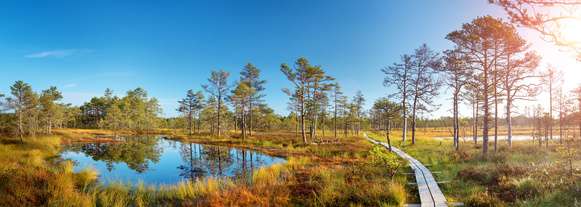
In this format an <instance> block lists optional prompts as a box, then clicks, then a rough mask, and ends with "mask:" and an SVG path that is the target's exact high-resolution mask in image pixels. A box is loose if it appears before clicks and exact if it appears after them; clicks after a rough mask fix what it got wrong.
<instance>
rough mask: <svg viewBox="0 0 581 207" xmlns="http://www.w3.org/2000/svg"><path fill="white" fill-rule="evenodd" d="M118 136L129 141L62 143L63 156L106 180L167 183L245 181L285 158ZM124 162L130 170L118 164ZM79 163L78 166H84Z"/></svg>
mask: <svg viewBox="0 0 581 207" xmlns="http://www.w3.org/2000/svg"><path fill="white" fill-rule="evenodd" d="M118 139H123V140H125V142H116V143H70V144H66V145H63V146H62V149H63V150H62V155H61V156H62V158H71V159H73V160H74V161H79V162H78V163H79V165H80V166H83V165H87V164H88V165H93V166H94V167H95V168H96V170H98V171H100V172H101V173H100V178H101V179H102V180H106V179H117V178H121V179H124V180H131V181H139V180H142V181H145V182H146V183H166V184H169V183H175V182H179V181H181V180H183V179H188V180H195V179H197V178H203V177H204V176H216V177H230V178H234V179H236V180H242V181H243V180H245V179H247V178H248V175H250V173H251V172H252V171H253V170H254V169H256V168H260V167H264V166H267V165H269V164H271V163H276V162H283V161H284V159H282V158H275V157H269V156H266V155H263V154H260V153H256V152H252V151H249V150H241V149H236V148H230V147H218V146H209V145H200V144H196V143H186V142H183V143H182V142H178V141H171V140H165V139H163V138H161V137H159V136H157V137H156V136H136V137H118ZM123 163H125V164H126V165H127V168H128V169H126V168H123V167H118V166H117V165H119V164H123ZM79 165H77V166H79ZM77 166H76V167H75V168H76V169H77V170H78V169H80V167H77ZM121 166H123V165H121ZM116 167H117V168H119V169H115V168H116ZM135 172H136V173H135Z"/></svg>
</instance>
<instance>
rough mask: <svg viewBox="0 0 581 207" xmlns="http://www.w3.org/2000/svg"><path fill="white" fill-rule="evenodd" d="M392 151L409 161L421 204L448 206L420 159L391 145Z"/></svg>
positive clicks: (377, 142)
mask: <svg viewBox="0 0 581 207" xmlns="http://www.w3.org/2000/svg"><path fill="white" fill-rule="evenodd" d="M363 135H365V137H367V139H369V140H371V142H373V143H375V144H379V145H383V146H384V147H386V148H388V149H389V145H387V144H386V143H383V142H379V141H376V140H374V139H371V138H369V136H367V133H365V132H363ZM391 149H392V150H393V152H395V153H396V154H398V155H399V156H400V157H403V158H404V159H406V160H408V162H409V163H410V167H411V168H412V170H414V174H415V176H416V183H417V185H418V191H419V193H420V201H421V206H422V207H423V206H438V207H439V206H448V202H447V201H446V198H445V197H444V194H443V193H442V191H440V187H439V186H438V183H437V182H436V180H435V179H434V176H432V173H430V170H428V168H426V166H424V165H422V163H420V161H418V160H416V159H414V158H413V157H411V156H409V155H408V154H406V153H405V152H403V151H401V150H399V149H397V148H395V147H393V146H391Z"/></svg>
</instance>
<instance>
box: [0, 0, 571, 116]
mask: <svg viewBox="0 0 581 207" xmlns="http://www.w3.org/2000/svg"><path fill="white" fill-rule="evenodd" d="M486 2H487V0H470V1H466V0H446V1H433V0H419V1H342V0H339V1H337V0H333V1H330V0H329V1H206V2H197V1H77V0H74V1H2V2H0V25H1V26H2V29H1V30H0V45H2V47H0V71H2V75H0V93H4V94H8V93H9V90H10V88H9V86H10V85H12V84H13V83H14V81H16V80H24V81H25V82H27V83H29V84H30V85H31V86H32V88H33V89H34V90H35V91H41V90H44V89H47V88H49V87H50V86H57V87H58V90H60V91H62V92H63V96H64V98H63V100H62V101H63V102H67V103H73V104H74V105H81V104H82V103H83V102H85V101H89V100H90V98H91V97H94V96H101V95H102V94H103V92H104V91H105V89H106V88H111V89H112V90H114V92H115V93H116V94H118V95H120V96H123V95H124V94H125V92H126V91H128V90H132V89H135V88H137V87H142V88H144V89H145V90H147V92H148V95H149V96H150V97H156V98H158V99H159V100H160V104H161V105H162V107H163V109H164V112H165V116H167V117H171V116H177V113H176V112H175V108H176V107H177V100H178V99H181V98H183V97H184V96H185V94H186V91H187V90H189V89H194V90H195V91H198V90H202V88H201V86H200V85H201V84H206V83H207V80H206V79H207V78H208V77H209V76H210V69H215V70H219V69H222V70H226V71H230V72H231V75H230V81H234V80H237V79H238V78H239V77H240V75H239V73H240V71H241V70H242V67H243V66H244V65H246V64H247V62H248V61H250V62H252V63H254V65H256V66H257V67H258V68H261V69H262V78H264V79H266V80H268V83H267V84H266V85H265V87H266V91H265V93H266V94H267V96H266V102H267V103H268V104H269V106H270V107H271V108H273V109H274V110H275V111H276V113H279V114H282V115H287V114H288V112H287V111H286V102H287V100H288V97H287V96H286V95H285V94H284V93H282V92H281V88H283V87H292V85H291V83H290V82H289V81H287V80H286V78H285V77H284V75H283V74H282V73H281V72H280V71H279V69H280V64H281V63H282V62H285V63H287V64H293V63H294V61H295V60H296V59H297V58H300V57H306V58H307V59H309V61H310V62H311V63H312V64H314V65H321V66H322V68H323V69H324V70H325V71H327V74H328V75H331V76H333V77H335V78H337V81H338V82H339V83H340V84H341V85H342V86H343V90H344V92H345V94H346V95H348V96H353V95H354V94H355V92H356V91H357V90H358V89H359V90H361V91H362V92H363V94H364V96H365V97H366V99H367V103H366V106H367V108H369V107H370V106H371V105H372V103H373V101H374V100H375V99H377V98H379V97H381V96H385V95H386V94H389V93H392V92H393V90H392V89H389V88H386V87H384V86H383V84H382V82H383V77H384V75H383V74H382V73H381V72H380V69H381V68H383V67H385V66H388V65H391V64H393V63H394V62H397V61H398V60H399V56H400V55H401V54H405V53H412V52H413V49H415V48H417V47H419V46H420V45H421V44H422V43H427V44H428V45H429V46H430V47H431V48H432V49H433V50H435V51H443V50H446V49H450V48H452V43H451V42H449V41H448V40H445V39H444V37H445V35H446V34H448V33H449V32H451V31H453V30H457V29H460V27H461V25H462V23H466V22H470V21H471V20H472V19H474V18H476V17H478V16H483V15H487V14H490V15H492V16H494V17H499V18H504V19H506V17H505V15H504V13H503V11H502V10H501V9H500V8H498V7H496V6H494V5H489V4H487V3H486ZM521 31H523V32H522V33H521V35H523V36H524V37H525V38H527V39H528V40H529V41H532V42H533V43H534V44H535V47H536V48H539V49H540V50H542V51H539V52H540V53H541V55H543V54H545V53H546V54H547V55H548V56H555V57H550V58H548V59H547V58H545V59H546V60H548V61H550V60H552V61H553V62H556V64H555V65H556V66H557V68H559V67H561V68H579V64H578V63H576V62H574V61H572V60H571V58H569V56H568V54H567V53H560V52H558V51H557V49H556V48H555V47H552V46H550V45H549V44H546V43H544V42H542V41H540V40H539V39H538V37H537V36H538V34H536V33H534V32H532V31H528V30H521ZM551 58H557V59H551ZM559 58H560V59H559ZM544 64H546V63H544ZM573 73H574V74H575V75H579V74H577V73H575V72H571V74H573ZM577 77H579V76H577ZM570 85H571V86H572V85H576V84H570ZM447 98H449V95H447V94H446V93H445V92H444V91H442V95H441V97H440V99H441V101H440V102H441V103H445V99H447ZM448 109H449V107H447V106H446V105H444V106H443V107H442V108H441V109H440V110H438V111H437V112H435V113H434V114H433V115H434V116H436V117H439V116H447V115H448V112H447V110H448ZM465 115H466V116H468V115H470V114H469V113H468V112H466V114H465Z"/></svg>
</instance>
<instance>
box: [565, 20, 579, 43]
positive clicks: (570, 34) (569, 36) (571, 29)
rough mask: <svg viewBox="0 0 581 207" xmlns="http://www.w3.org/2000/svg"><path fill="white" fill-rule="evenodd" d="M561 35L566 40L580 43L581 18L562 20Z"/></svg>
mask: <svg viewBox="0 0 581 207" xmlns="http://www.w3.org/2000/svg"><path fill="white" fill-rule="evenodd" d="M561 25H562V29H561V36H562V38H563V39H564V40H565V41H567V42H574V43H575V44H579V43H581V19H567V20H563V22H562V24H561Z"/></svg>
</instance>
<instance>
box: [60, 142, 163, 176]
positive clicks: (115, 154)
mask: <svg viewBox="0 0 581 207" xmlns="http://www.w3.org/2000/svg"><path fill="white" fill-rule="evenodd" d="M117 138H118V139H123V140H125V142H115V143H69V144H66V145H63V146H62V147H63V149H64V151H71V152H76V153H84V154H86V155H89V156H91V157H92V158H93V160H95V161H102V162H105V164H106V165H107V170H108V171H109V172H111V170H114V169H115V165H117V164H119V163H121V162H124V163H126V164H127V166H128V167H129V169H131V170H134V171H136V172H138V173H144V172H146V171H147V170H148V169H149V163H150V162H153V163H157V162H159V158H160V156H161V154H162V152H163V146H162V145H159V144H158V142H159V138H158V137H154V136H141V137H117Z"/></svg>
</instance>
